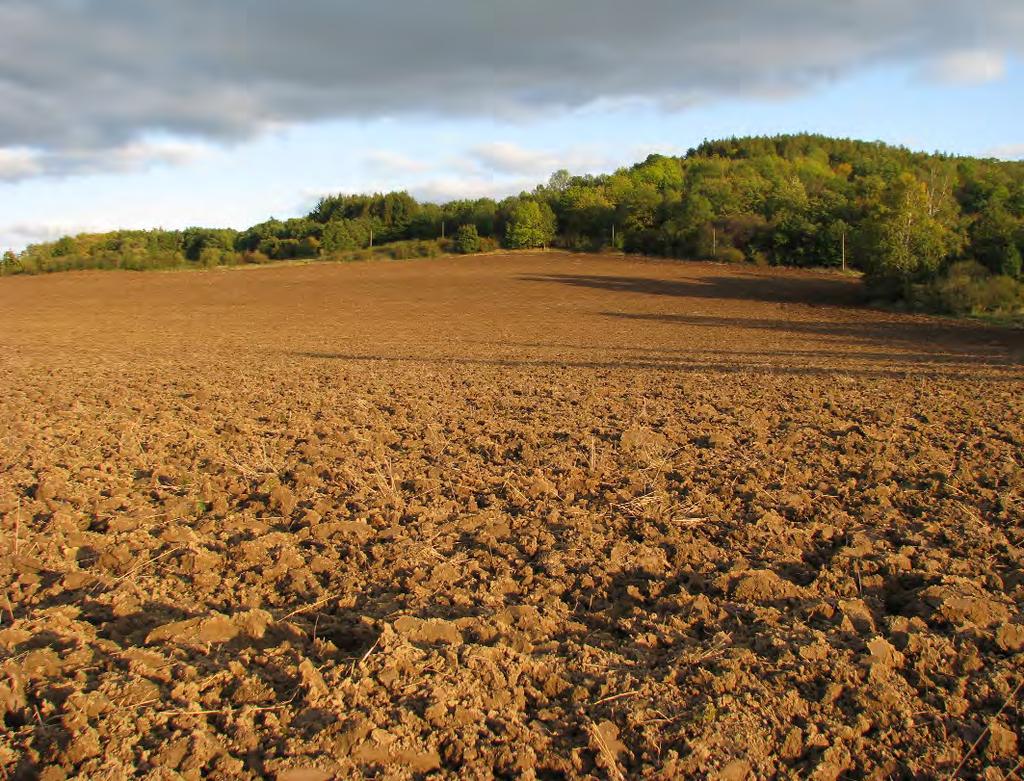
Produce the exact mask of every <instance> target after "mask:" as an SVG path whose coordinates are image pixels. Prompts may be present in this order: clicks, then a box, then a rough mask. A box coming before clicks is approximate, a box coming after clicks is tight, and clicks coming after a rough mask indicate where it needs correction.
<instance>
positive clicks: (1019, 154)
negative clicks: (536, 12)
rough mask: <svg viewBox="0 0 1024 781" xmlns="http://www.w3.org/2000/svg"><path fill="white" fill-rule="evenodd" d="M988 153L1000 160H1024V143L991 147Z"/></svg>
mask: <svg viewBox="0 0 1024 781" xmlns="http://www.w3.org/2000/svg"><path fill="white" fill-rule="evenodd" d="M986 154H987V155H988V156H989V157H998V158H999V159H1000V160H1024V144H1003V145H1002V146H997V147H993V148H992V149H989V150H988V152H986Z"/></svg>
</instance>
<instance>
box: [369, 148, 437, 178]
mask: <svg viewBox="0 0 1024 781" xmlns="http://www.w3.org/2000/svg"><path fill="white" fill-rule="evenodd" d="M363 165H364V167H366V168H367V169H368V170H369V171H371V172H372V173H375V174H381V175H384V176H394V175H402V174H415V173H420V172H422V171H425V170H427V169H428V168H429V167H430V166H428V165H427V164H426V163H424V162H423V161H422V160H414V159H413V158H411V157H408V156H406V155H403V154H402V153H401V152H395V151H392V150H390V149H374V150H371V151H370V152H367V153H366V154H365V155H364V156H363Z"/></svg>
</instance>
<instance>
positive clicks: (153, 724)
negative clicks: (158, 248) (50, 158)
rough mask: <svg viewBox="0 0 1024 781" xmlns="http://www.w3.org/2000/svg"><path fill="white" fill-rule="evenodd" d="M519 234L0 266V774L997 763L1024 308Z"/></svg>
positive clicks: (982, 773)
mask: <svg viewBox="0 0 1024 781" xmlns="http://www.w3.org/2000/svg"><path fill="white" fill-rule="evenodd" d="M857 300H858V285H857V283H856V282H854V281H851V280H848V279H845V278H843V277H839V276H835V275H825V274H816V273H810V272H805V273H801V272H794V271H788V272H782V271H771V270H765V271H754V270H748V269H737V268H731V267H727V266H721V265H712V264H691V263H670V262H654V261H641V260H623V259H614V258H598V257H589V256H572V255H564V254H559V253H555V252H549V253H542V254H536V255H508V256H490V257H478V258H468V259H458V260H456V259H441V260H430V261H418V262H408V263H383V262H372V263H364V264H353V265H308V266H291V267H284V266H281V267H270V268H261V269H254V270H247V271H213V272H204V273H148V274H128V273H117V272H111V273H102V272H100V273H73V274H64V275H55V276H50V277H35V278H12V279H2V280H0V377H2V393H0V521H2V528H0V532H2V535H3V542H2V545H3V546H4V547H3V553H2V556H0V614H2V615H0V618H2V623H0V715H2V720H0V776H4V777H11V778H36V777H40V778H43V779H46V781H55V780H56V779H63V778H72V777H81V778H109V779H118V778H126V777H135V776H138V777H146V778H152V779H174V778H186V779H198V778H213V779H236V778H243V779H244V778H272V779H282V781H285V780H286V781H315V780H316V779H329V778H335V777H336V778H359V777H364V776H376V777H381V778H412V777H424V776H431V775H434V776H438V777H447V778H471V779H472V778H480V779H485V778H492V777H503V778H534V777H537V778H547V779H551V778H610V779H622V778H634V777H657V778H665V779H668V778H681V777H696V778H701V777H719V778H722V779H735V780H737V781H738V780H739V779H746V778H766V777H776V778H813V779H838V778H878V779H881V778H888V777H896V778H931V777H936V776H940V777H945V776H949V775H950V774H952V773H954V772H955V773H959V775H960V776H961V777H966V778H973V777H981V778H986V779H1002V778H1004V777H1006V778H1010V777H1014V776H1013V772H1014V771H1013V768H1014V766H1015V765H1016V767H1017V773H1018V775H1017V776H1016V777H1018V778H1019V777H1020V776H1019V773H1020V767H1021V766H1020V764H1019V759H1020V755H1021V750H1022V748H1024V690H1021V682H1022V681H1024V653H1022V651H1024V612H1022V603H1024V498H1022V493H1024V423H1022V421H1024V365H1022V362H1024V335H1022V334H1021V332H1019V331H1016V332H1015V331H1011V330H997V329H990V328H985V327H981V326H977V325H970V324H964V323H952V322H948V321H942V320H938V319H930V318H923V317H915V316H909V315H900V314H893V313H885V312H879V311H873V310H869V309H864V308H861V307H859V306H858V304H857Z"/></svg>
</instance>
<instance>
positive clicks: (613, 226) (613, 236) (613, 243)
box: [612, 222, 615, 249]
mask: <svg viewBox="0 0 1024 781" xmlns="http://www.w3.org/2000/svg"><path fill="white" fill-rule="evenodd" d="M612 249H615V223H614V222H613V223H612Z"/></svg>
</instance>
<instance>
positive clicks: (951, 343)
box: [601, 312, 1024, 365]
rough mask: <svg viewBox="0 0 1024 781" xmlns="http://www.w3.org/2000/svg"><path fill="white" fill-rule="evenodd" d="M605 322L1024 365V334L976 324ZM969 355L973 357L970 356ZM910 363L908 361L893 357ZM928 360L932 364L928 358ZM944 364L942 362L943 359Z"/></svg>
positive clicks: (670, 317)
mask: <svg viewBox="0 0 1024 781" xmlns="http://www.w3.org/2000/svg"><path fill="white" fill-rule="evenodd" d="M601 315H602V316H604V317H613V318H620V319H624V320H647V321H650V322H658V323H672V324H675V325H682V326H690V327H698V328H729V329H733V328H736V329H750V330H758V331H774V332H778V333H796V334H810V335H814V336H826V337H836V338H843V339H850V340H854V341H857V342H872V343H875V344H881V345H885V344H892V345H897V344H899V345H903V346H913V347H919V348H922V349H923V350H926V351H935V352H936V353H939V352H941V351H946V352H947V353H954V354H956V353H959V354H961V355H952V356H949V357H950V358H957V357H962V358H963V359H965V360H966V359H968V358H969V359H971V362H972V363H973V362H975V361H980V362H983V363H998V364H1003V365H1012V364H1018V363H1021V362H1024V333H1022V332H1020V331H1014V330H1008V329H997V328H989V327H986V326H983V325H976V324H973V323H965V322H955V321H951V322H948V323H945V322H942V321H920V320H915V319H912V318H910V317H905V318H899V319H891V320H858V321H853V322H842V321H832V320H821V321H817V320H794V319H766V318H748V317H716V316H713V315H685V314H667V313H666V314H662V313H645V312H635V313H634V312H601ZM979 349H980V350H987V351H991V350H993V349H996V350H1001V351H1005V354H1004V355H994V354H992V353H991V352H989V354H988V355H985V356H980V355H976V354H974V353H976V351H978V350H979ZM808 352H809V353H810V354H818V355H822V356H825V355H827V354H828V353H827V351H820V352H819V351H808ZM965 353H971V354H970V355H967V354H965ZM893 357H894V358H897V359H899V360H907V358H906V357H904V356H893ZM925 357H926V358H929V359H930V358H931V357H932V356H928V355H927V354H925ZM940 360H941V359H940Z"/></svg>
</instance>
